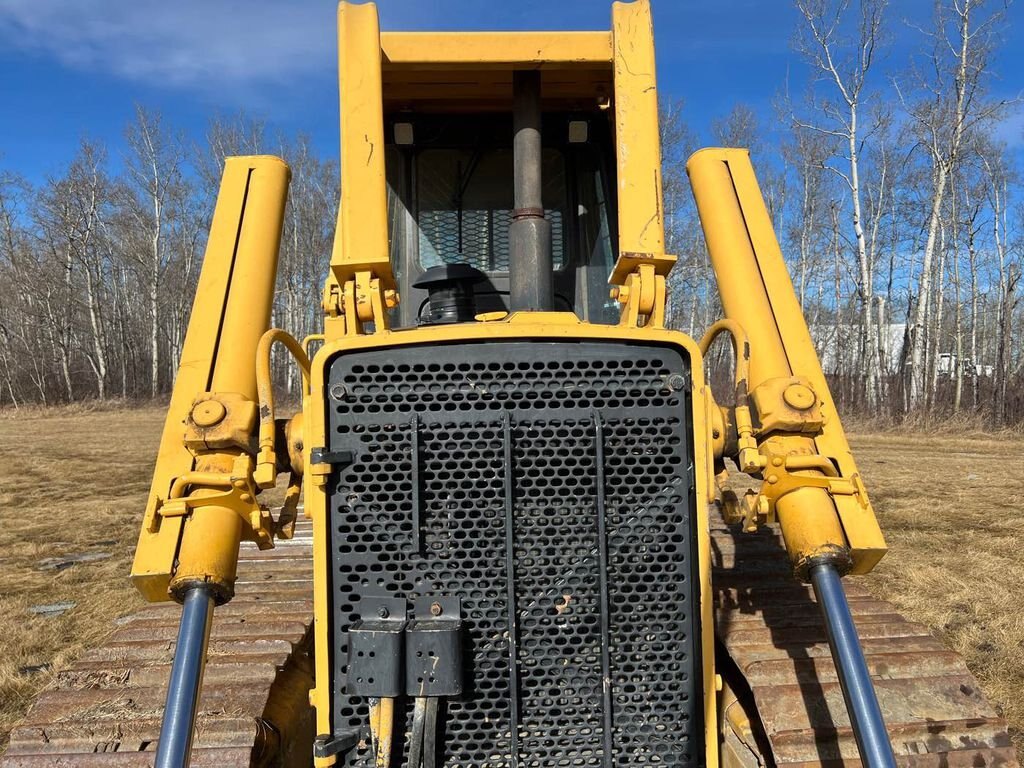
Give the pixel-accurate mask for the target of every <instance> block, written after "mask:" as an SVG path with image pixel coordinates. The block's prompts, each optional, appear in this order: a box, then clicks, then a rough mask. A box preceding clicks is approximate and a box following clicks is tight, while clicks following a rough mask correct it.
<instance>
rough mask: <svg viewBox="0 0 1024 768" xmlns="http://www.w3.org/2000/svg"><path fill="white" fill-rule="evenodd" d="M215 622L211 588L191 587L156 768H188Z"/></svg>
mask: <svg viewBox="0 0 1024 768" xmlns="http://www.w3.org/2000/svg"><path fill="white" fill-rule="evenodd" d="M212 619H213V593H212V592H211V590H210V588H209V587H208V586H206V585H205V584H204V585H199V586H195V587H192V588H190V589H189V590H188V591H187V592H186V593H185V601H184V604H183V605H182V608H181V623H180V624H179V625H178V643H177V645H176V646H175V648H174V663H173V664H172V666H171V680H170V684H169V686H168V688H167V705H166V706H165V707H164V720H163V723H162V725H161V726H160V742H159V744H158V745H157V749H156V768H188V764H189V759H190V757H191V754H192V734H193V733H194V731H195V724H196V711H197V710H198V708H199V689H200V687H201V686H202V682H203V670H204V668H205V667H206V646H207V644H208V642H209V640H210V624H211V623H212Z"/></svg>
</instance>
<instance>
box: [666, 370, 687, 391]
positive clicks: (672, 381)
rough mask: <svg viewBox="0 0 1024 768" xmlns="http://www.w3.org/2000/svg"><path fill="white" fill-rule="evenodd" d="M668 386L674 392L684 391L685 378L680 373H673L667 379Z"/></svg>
mask: <svg viewBox="0 0 1024 768" xmlns="http://www.w3.org/2000/svg"><path fill="white" fill-rule="evenodd" d="M668 386H669V389H671V390H672V391H674V392H678V391H679V390H681V389H686V377H685V376H683V374H681V373H673V374H672V375H671V376H669V377H668Z"/></svg>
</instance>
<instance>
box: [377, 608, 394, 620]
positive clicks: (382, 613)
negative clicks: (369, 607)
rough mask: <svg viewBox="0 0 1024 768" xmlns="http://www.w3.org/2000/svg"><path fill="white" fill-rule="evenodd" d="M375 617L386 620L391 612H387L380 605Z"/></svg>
mask: <svg viewBox="0 0 1024 768" xmlns="http://www.w3.org/2000/svg"><path fill="white" fill-rule="evenodd" d="M377 615H378V616H379V617H380V618H382V619H386V618H388V617H389V616H390V615H391V611H389V610H388V609H387V608H385V607H384V606H383V605H382V606H381V607H380V608H378V609H377Z"/></svg>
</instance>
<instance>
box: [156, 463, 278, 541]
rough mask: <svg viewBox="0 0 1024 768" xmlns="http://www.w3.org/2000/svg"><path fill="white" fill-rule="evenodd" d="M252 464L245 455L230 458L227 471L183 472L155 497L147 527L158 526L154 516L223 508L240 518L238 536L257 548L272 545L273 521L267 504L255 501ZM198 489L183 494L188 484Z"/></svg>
mask: <svg viewBox="0 0 1024 768" xmlns="http://www.w3.org/2000/svg"><path fill="white" fill-rule="evenodd" d="M253 469H254V463H253V459H252V457H251V456H249V455H248V454H244V453H243V454H240V455H239V456H237V457H236V458H235V460H234V464H233V466H232V468H231V472H227V473H220V472H186V473H185V474H184V475H180V476H179V477H177V478H175V479H174V483H173V484H172V485H171V490H170V493H169V494H168V495H167V498H166V499H157V504H156V514H155V515H154V516H153V518H152V520H150V521H149V525H150V530H151V531H156V530H157V528H158V527H159V521H158V520H157V517H161V518H169V517H184V516H185V515H188V514H189V513H191V512H192V511H193V510H196V509H199V508H200V507H210V506H215V507H223V508H227V509H231V510H234V511H235V512H237V513H238V515H239V516H240V517H241V518H242V531H243V534H242V538H243V539H245V540H247V541H254V542H256V545H257V546H258V547H259V548H260V549H272V548H273V546H274V537H273V530H274V521H273V519H272V518H271V516H270V511H269V510H268V509H267V507H265V506H263V505H262V504H259V503H258V502H257V501H256V493H257V491H256V484H255V483H254V482H253V478H252V473H253ZM194 485H195V486H202V488H201V489H200V490H197V491H195V492H193V493H186V492H187V491H188V490H189V489H191V487H192V486H194Z"/></svg>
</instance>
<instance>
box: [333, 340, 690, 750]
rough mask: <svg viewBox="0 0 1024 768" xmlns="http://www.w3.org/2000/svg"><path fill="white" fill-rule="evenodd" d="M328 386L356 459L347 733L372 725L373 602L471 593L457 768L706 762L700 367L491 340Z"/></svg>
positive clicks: (638, 348) (608, 348) (337, 562)
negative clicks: (359, 656) (358, 628)
mask: <svg viewBox="0 0 1024 768" xmlns="http://www.w3.org/2000/svg"><path fill="white" fill-rule="evenodd" d="M329 366H330V367H329V375H328V382H329V383H328V387H327V391H328V392H329V393H330V398H331V399H330V401H329V403H328V407H327V419H328V423H327V435H328V446H326V447H327V448H328V450H329V451H331V452H332V453H333V454H334V455H344V456H348V457H350V462H347V463H341V464H339V465H338V466H337V467H336V469H335V471H334V472H333V474H332V477H331V480H330V483H329V486H328V510H329V515H330V518H329V519H330V522H329V531H330V536H331V547H330V551H331V558H332V563H331V564H332V573H331V595H332V601H333V606H332V621H333V626H332V636H333V639H332V659H331V669H332V677H333V679H332V681H331V686H332V691H333V720H334V730H335V732H336V733H337V732H340V731H343V730H345V729H346V728H358V727H365V725H366V722H367V704H366V701H365V700H362V699H360V698H359V697H356V696H350V695H348V694H347V693H346V668H345V665H346V661H347V658H348V647H347V634H346V633H347V630H348V628H349V627H350V626H351V625H352V623H353V622H355V621H356V620H358V618H359V615H360V608H359V606H360V602H361V600H363V599H365V598H368V597H369V598H374V597H402V598H407V599H408V600H409V603H410V605H411V603H412V601H413V600H414V599H416V598H419V597H424V596H445V595H457V596H459V597H460V598H461V601H462V611H463V621H464V626H465V630H464V638H463V643H464V648H463V658H464V662H465V672H464V679H465V683H464V692H463V694H462V696H460V697H459V698H457V699H455V700H452V701H449V702H446V704H445V708H444V712H443V715H442V717H443V721H444V722H443V727H442V731H441V736H440V738H441V740H442V741H443V744H444V749H443V755H444V759H443V762H442V763H441V764H442V765H443V766H446V768H452V767H454V766H465V767H466V768H470V767H471V766H472V767H479V766H489V767H493V768H505V767H506V766H507V767H508V768H513V767H514V766H538V767H541V766H543V767H544V768H547V767H548V766H551V767H554V766H581V767H582V766H623V767H625V766H629V767H630V768H633V767H634V766H635V767H639V766H648V765H650V766H662V767H668V768H674V767H677V766H690V765H699V764H701V763H702V762H703V755H704V744H703V743H702V742H703V732H704V728H703V723H702V722H701V720H702V718H701V712H702V700H701V697H702V690H703V689H702V681H701V679H700V678H701V648H700V626H699V595H698V590H699V583H700V581H699V574H698V566H697V556H696V552H697V547H696V537H697V534H696V519H695V514H696V512H695V510H696V500H695V478H694V464H693V446H692V437H691V436H692V416H691V414H692V399H691V387H690V381H691V378H690V369H689V361H688V359H687V357H686V352H685V350H683V349H681V348H678V347H675V346H660V345H641V344H636V343H625V342H620V341H601V342H595V341H581V342H572V341H569V342H567V341H562V340H559V341H558V342H546V341H491V342H486V343H480V342H476V343H459V344H448V345H441V346H439V345H430V346H415V345H413V346H398V347H390V348H387V349H380V350H373V351H369V352H367V351H359V352H354V353H349V354H340V355H338V356H336V357H335V358H334V359H333V360H332V361H331V362H330V363H329ZM602 566H604V567H602ZM510 606H511V610H510ZM397 706H398V709H397V710H396V722H398V723H399V724H401V723H403V722H405V723H406V724H408V720H409V717H410V711H411V707H410V706H408V702H406V701H403V700H399V703H398V705H397ZM402 730H403V729H402V727H401V725H400V726H399V728H398V731H399V733H398V734H397V735H396V739H397V741H398V744H399V746H398V749H404V747H403V746H402V741H403V738H402V733H401V731H402ZM396 751H397V750H396ZM396 760H397V755H396ZM372 762H373V761H372V756H371V754H370V752H369V750H361V751H358V752H357V753H352V754H350V755H349V757H348V758H347V763H346V764H347V765H372ZM399 764H403V763H399Z"/></svg>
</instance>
